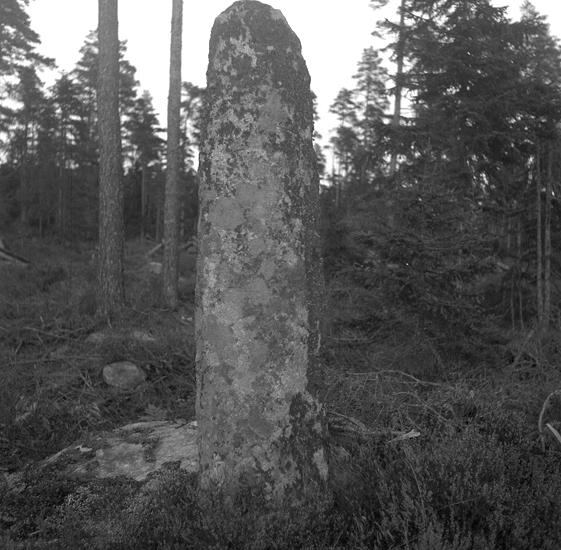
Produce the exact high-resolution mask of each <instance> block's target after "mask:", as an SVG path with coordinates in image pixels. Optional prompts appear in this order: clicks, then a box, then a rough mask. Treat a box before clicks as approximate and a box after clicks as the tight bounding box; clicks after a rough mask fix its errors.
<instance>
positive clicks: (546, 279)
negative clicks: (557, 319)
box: [541, 142, 553, 334]
mask: <svg viewBox="0 0 561 550" xmlns="http://www.w3.org/2000/svg"><path fill="white" fill-rule="evenodd" d="M552 163H553V143H551V142H550V143H549V144H548V155H547V180H546V182H545V209H544V210H545V211H544V218H545V219H544V243H543V244H544V270H543V271H544V273H543V316H542V327H541V328H542V330H543V332H544V334H547V331H548V330H549V318H550V316H551V203H552V196H553V189H552V181H553V180H552V178H553V169H552Z"/></svg>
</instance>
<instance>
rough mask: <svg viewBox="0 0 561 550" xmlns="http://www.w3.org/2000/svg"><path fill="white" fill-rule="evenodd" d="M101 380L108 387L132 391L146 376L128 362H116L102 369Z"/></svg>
mask: <svg viewBox="0 0 561 550" xmlns="http://www.w3.org/2000/svg"><path fill="white" fill-rule="evenodd" d="M103 380H105V383H106V384H108V385H109V386H113V387H115V388H119V389H121V390H132V389H133V388H136V386H138V385H139V384H142V382H144V381H145V380H146V374H144V371H143V370H142V369H141V368H140V367H138V366H136V365H135V364H134V363H131V362H130V361H118V362H117V363H111V364H110V365H105V367H103Z"/></svg>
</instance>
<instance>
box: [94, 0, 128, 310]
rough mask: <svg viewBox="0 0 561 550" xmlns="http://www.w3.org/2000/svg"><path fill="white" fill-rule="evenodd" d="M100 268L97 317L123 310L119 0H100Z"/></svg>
mask: <svg viewBox="0 0 561 550" xmlns="http://www.w3.org/2000/svg"><path fill="white" fill-rule="evenodd" d="M98 32H99V91H98V128H99V259H98V262H99V265H98V287H97V298H98V312H99V313H100V314H101V315H103V316H106V317H108V316H111V315H112V314H114V313H117V312H118V311H119V309H121V307H122V306H123V305H124V300H125V293H124V271H123V256H124V220H123V187H122V179H121V171H122V167H121V125H120V118H119V21H118V0H99V27H98Z"/></svg>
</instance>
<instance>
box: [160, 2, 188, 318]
mask: <svg viewBox="0 0 561 550" xmlns="http://www.w3.org/2000/svg"><path fill="white" fill-rule="evenodd" d="M182 28H183V0H173V4H172V16H171V47H170V67H169V97H168V151H167V167H166V196H165V204H164V265H163V281H164V300H165V302H166V305H168V306H169V307H171V308H176V307H177V304H178V289H177V279H178V260H179V178H180V176H181V151H180V146H181V33H182Z"/></svg>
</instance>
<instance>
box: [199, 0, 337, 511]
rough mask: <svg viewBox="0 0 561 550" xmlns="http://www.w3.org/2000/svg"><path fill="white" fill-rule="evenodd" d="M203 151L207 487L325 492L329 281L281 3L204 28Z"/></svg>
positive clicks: (307, 124)
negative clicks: (321, 396)
mask: <svg viewBox="0 0 561 550" xmlns="http://www.w3.org/2000/svg"><path fill="white" fill-rule="evenodd" d="M207 85H208V86H207V100H206V107H205V111H204V114H203V124H202V128H203V130H202V140H201V155H200V170H199V171H200V176H201V183H200V191H199V200H200V214H199V252H198V262H197V264H198V265H197V309H196V346H197V421H198V426H199V456H200V474H201V475H200V484H201V488H203V489H205V488H206V489H207V490H208V489H209V488H216V487H219V488H221V489H222V490H226V491H228V492H229V491H232V490H233V491H234V492H236V491H238V490H240V488H244V489H245V488H250V489H251V491H252V494H253V491H254V490H255V489H257V490H259V491H260V493H259V494H261V495H265V498H266V499H267V501H268V502H274V501H277V502H278V501H279V500H280V501H283V500H284V501H285V502H287V498H288V502H292V503H295V505H296V504H297V503H298V502H302V501H303V499H306V498H308V497H310V496H311V495H317V494H318V492H319V493H321V492H322V491H323V489H324V487H325V482H326V479H327V460H326V453H325V448H324V440H325V413H324V408H323V406H322V404H321V403H320V401H319V400H318V386H319V384H318V382H319V380H318V379H319V378H321V360H320V345H321V322H322V317H323V314H324V303H325V297H324V281H323V269H322V261H321V254H320V239H319V232H318V229H319V225H318V215H319V205H318V195H319V177H318V172H317V167H316V158H315V154H314V149H313V143H312V133H313V109H312V94H311V91H310V76H309V73H308V70H307V67H306V63H305V61H304V59H303V57H302V54H301V45H300V41H299V39H298V37H297V36H296V35H295V34H294V32H293V31H292V30H291V28H290V27H289V25H288V23H287V22H286V20H285V18H284V16H283V14H282V13H281V12H280V11H279V10H276V9H273V8H271V7H270V6H268V5H266V4H262V3H261V2H257V1H249V0H245V1H239V2H235V3H234V4H233V5H232V6H230V8H228V9H227V10H226V11H224V12H223V13H222V14H221V15H219V16H218V17H217V19H216V21H215V23H214V27H213V29H212V34H211V38H210V54H209V65H208V72H207Z"/></svg>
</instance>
